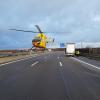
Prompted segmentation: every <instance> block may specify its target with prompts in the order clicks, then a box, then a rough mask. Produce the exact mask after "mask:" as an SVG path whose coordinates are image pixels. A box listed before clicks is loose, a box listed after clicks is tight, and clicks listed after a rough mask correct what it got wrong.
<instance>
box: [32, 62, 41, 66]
mask: <svg viewBox="0 0 100 100" xmlns="http://www.w3.org/2000/svg"><path fill="white" fill-rule="evenodd" d="M38 63H39V62H38V61H36V62H35V63H33V64H32V65H31V67H33V66H35V65H36V64H38Z"/></svg>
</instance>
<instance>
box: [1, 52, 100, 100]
mask: <svg viewBox="0 0 100 100" xmlns="http://www.w3.org/2000/svg"><path fill="white" fill-rule="evenodd" d="M99 66H100V62H98V61H94V60H89V59H86V58H82V57H78V58H77V57H66V56H65V55H64V52H51V53H48V54H43V55H41V56H38V57H33V58H28V59H24V60H21V61H19V60H18V61H16V62H10V63H6V64H2V65H0V100H100V67H99Z"/></svg>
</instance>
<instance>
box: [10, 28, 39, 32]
mask: <svg viewBox="0 0 100 100" xmlns="http://www.w3.org/2000/svg"><path fill="white" fill-rule="evenodd" d="M9 30H13V31H21V32H31V33H39V32H34V31H25V30H18V29H9Z"/></svg>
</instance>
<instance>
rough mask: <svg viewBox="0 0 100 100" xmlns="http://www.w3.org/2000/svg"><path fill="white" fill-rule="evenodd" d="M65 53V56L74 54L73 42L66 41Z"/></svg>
mask: <svg viewBox="0 0 100 100" xmlns="http://www.w3.org/2000/svg"><path fill="white" fill-rule="evenodd" d="M65 54H66V56H74V55H75V43H67V44H66V45H65Z"/></svg>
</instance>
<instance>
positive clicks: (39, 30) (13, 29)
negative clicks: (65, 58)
mask: <svg viewBox="0 0 100 100" xmlns="http://www.w3.org/2000/svg"><path fill="white" fill-rule="evenodd" d="M38 28H39V26H38ZM9 30H13V31H21V32H31V33H71V32H42V31H41V30H40V28H39V32H35V31H25V30H19V29H9Z"/></svg>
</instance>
